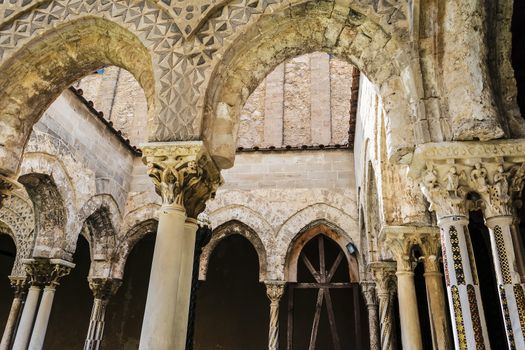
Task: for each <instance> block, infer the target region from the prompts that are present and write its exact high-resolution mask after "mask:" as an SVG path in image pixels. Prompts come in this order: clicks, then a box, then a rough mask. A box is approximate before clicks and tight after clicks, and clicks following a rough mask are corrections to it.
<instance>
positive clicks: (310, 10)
mask: <svg viewBox="0 0 525 350" xmlns="http://www.w3.org/2000/svg"><path fill="white" fill-rule="evenodd" d="M290 11H291V12H292V15H290V16H284V15H283V14H282V13H275V14H274V15H268V16H263V17H261V19H260V20H259V21H258V22H256V23H255V24H254V25H252V26H251V27H250V28H248V30H247V31H246V32H245V33H243V35H242V37H240V38H239V40H236V41H235V42H234V43H233V44H232V45H231V46H230V47H228V49H227V50H226V51H225V52H224V57H223V60H222V61H221V62H220V63H219V64H217V65H216V66H215V68H214V72H213V73H212V75H211V78H210V83H209V85H208V88H207V92H206V97H205V99H206V100H205V106H206V107H205V112H204V117H203V123H202V138H203V139H204V140H205V141H206V142H207V143H208V145H209V148H210V151H211V153H212V155H213V157H214V160H215V161H216V163H217V164H218V165H219V166H220V167H222V168H227V167H231V166H232V165H233V160H234V151H235V141H236V132H237V127H238V122H239V115H240V110H241V107H242V105H243V104H244V102H245V101H246V100H247V98H248V97H249V95H250V94H251V92H252V91H253V90H254V89H255V88H256V87H257V86H258V84H259V83H260V82H261V81H262V80H263V79H264V77H265V76H266V75H267V74H268V73H270V72H271V70H273V69H274V68H275V67H276V66H277V65H278V64H280V63H281V62H283V61H284V60H285V59H288V58H291V57H294V56H299V55H302V54H306V53H309V52H314V51H324V52H328V53H331V54H334V55H336V56H338V57H339V58H342V59H344V60H346V61H349V62H350V63H352V64H354V65H355V66H357V67H358V68H359V69H360V71H362V72H363V73H364V74H366V75H367V76H368V77H369V78H370V80H371V81H373V82H374V84H375V85H376V86H377V87H378V92H379V94H380V96H381V97H382V99H383V103H384V109H385V112H386V113H387V115H388V118H387V119H388V123H387V142H388V144H389V147H388V150H389V157H390V158H391V159H393V160H401V159H402V158H403V156H405V155H407V154H408V153H410V152H411V151H412V150H413V148H414V145H415V144H416V143H419V142H423V141H424V140H419V139H416V135H424V134H426V132H427V131H428V130H425V133H419V132H416V133H407V132H406V128H404V127H403V125H408V124H410V123H411V122H413V121H414V120H416V119H417V120H419V119H421V122H420V123H418V124H416V125H417V128H421V129H425V128H426V129H428V126H427V125H426V124H425V123H426V121H425V120H423V119H424V116H422V115H419V114H421V110H420V109H419V110H418V109H417V108H415V105H416V104H417V101H418V100H419V99H420V96H418V95H417V93H418V91H416V90H417V89H414V87H415V85H416V83H417V82H415V81H414V80H417V79H420V78H421V77H420V75H418V74H417V73H418V72H417V71H416V70H417V69H416V68H418V67H416V68H414V66H413V63H410V61H411V60H410V59H409V58H408V57H407V56H408V55H410V54H411V50H410V49H408V48H404V45H403V44H400V42H398V41H397V40H396V39H395V38H394V37H393V36H392V35H389V34H388V33H387V32H385V31H384V30H383V29H382V27H381V26H380V25H378V24H377V23H375V22H373V21H372V20H371V19H370V18H368V17H366V16H364V15H362V14H360V13H357V12H355V11H352V10H350V12H349V14H348V17H346V16H341V17H339V16H332V14H333V4H330V3H328V2H321V3H316V4H309V6H297V7H296V8H292V9H290ZM401 72H403V77H404V79H401ZM418 131H419V130H418Z"/></svg>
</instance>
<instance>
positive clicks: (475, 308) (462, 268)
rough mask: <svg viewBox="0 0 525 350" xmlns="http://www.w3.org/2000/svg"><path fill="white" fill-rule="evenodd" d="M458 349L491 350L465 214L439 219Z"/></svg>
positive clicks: (455, 341)
mask: <svg viewBox="0 0 525 350" xmlns="http://www.w3.org/2000/svg"><path fill="white" fill-rule="evenodd" d="M438 225H439V227H440V231H441V245H442V251H443V264H444V268H445V281H446V284H447V292H448V300H449V307H450V314H451V315H452V317H451V318H452V329H453V332H454V343H455V347H456V349H478V348H484V349H490V344H489V341H488V339H489V338H488V334H487V326H486V322H485V313H484V312H483V304H482V302H481V294H480V291H479V283H478V275H477V270H476V263H475V261H474V256H473V252H472V243H471V242H470V235H469V232H468V227H467V225H468V219H467V217H465V216H463V215H457V216H447V217H442V218H439V219H438Z"/></svg>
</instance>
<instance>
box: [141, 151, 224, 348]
mask: <svg viewBox="0 0 525 350" xmlns="http://www.w3.org/2000/svg"><path fill="white" fill-rule="evenodd" d="M142 149H143V160H144V162H145V164H146V165H147V166H148V175H149V176H150V177H151V179H152V181H153V183H154V185H155V189H156V191H157V193H158V194H159V195H160V196H161V197H162V206H161V208H160V211H159V225H158V229H157V240H156V243H155V251H154V254H153V262H152V265H151V275H150V281H149V287H148V296H147V300H146V310H145V312H144V320H143V323H142V331H141V337H140V345H139V349H140V350H149V349H151V350H184V348H185V344H186V336H187V328H188V313H189V303H190V294H191V278H192V272H193V253H194V249H195V234H196V231H197V223H196V218H197V215H198V214H199V213H201V212H202V211H203V210H204V208H205V203H206V200H208V199H209V198H210V197H211V196H212V195H213V193H214V192H215V191H216V189H217V187H218V186H219V185H220V183H221V178H220V173H219V171H218V169H217V168H216V167H215V165H214V163H213V161H212V160H211V158H210V157H209V155H208V153H207V151H206V149H205V147H204V145H203V143H202V142H200V141H194V142H170V143H150V144H146V145H144V146H143V147H142Z"/></svg>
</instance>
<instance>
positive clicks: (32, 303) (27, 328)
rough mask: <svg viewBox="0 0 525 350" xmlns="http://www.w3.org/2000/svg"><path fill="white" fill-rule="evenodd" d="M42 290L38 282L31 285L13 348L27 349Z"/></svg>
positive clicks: (14, 349) (16, 349) (15, 349)
mask: <svg viewBox="0 0 525 350" xmlns="http://www.w3.org/2000/svg"><path fill="white" fill-rule="evenodd" d="M41 290H42V287H41V286H40V285H38V284H32V285H31V287H29V291H28V293H27V298H26V301H25V304H24V310H23V311H22V316H21V317H20V324H19V325H18V330H17V332H16V337H15V341H14V343H13V350H27V345H28V344H29V337H30V336H31V330H32V329H33V322H34V319H35V314H36V308H37V306H38V299H39V298H40V291H41Z"/></svg>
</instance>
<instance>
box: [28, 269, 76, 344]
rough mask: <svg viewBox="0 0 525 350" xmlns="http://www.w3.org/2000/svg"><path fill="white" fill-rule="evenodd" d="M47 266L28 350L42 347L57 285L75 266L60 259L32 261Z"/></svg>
mask: <svg viewBox="0 0 525 350" xmlns="http://www.w3.org/2000/svg"><path fill="white" fill-rule="evenodd" d="M42 263H43V264H48V269H49V272H48V274H47V280H46V282H45V286H44V292H43V293H42V299H41V300H40V305H39V307H38V313H37V316H36V320H35V324H34V326H33V333H32V334H31V340H30V342H29V348H28V349H29V350H40V349H42V348H43V347H44V340H45V337H46V331H47V325H48V323H49V316H50V315H51V308H52V307H53V300H54V298H55V291H56V287H57V286H58V285H59V282H58V281H59V279H60V278H61V277H63V276H65V275H67V274H69V272H70V271H71V269H72V268H73V267H75V264H73V263H70V262H68V261H64V260H60V259H50V260H47V259H46V260H44V261H36V260H35V261H34V262H33V264H37V265H39V264H42Z"/></svg>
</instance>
